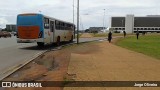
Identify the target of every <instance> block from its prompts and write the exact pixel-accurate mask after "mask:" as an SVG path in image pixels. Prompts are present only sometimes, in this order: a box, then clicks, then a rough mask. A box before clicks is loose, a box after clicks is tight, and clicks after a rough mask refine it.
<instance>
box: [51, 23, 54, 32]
mask: <svg viewBox="0 0 160 90" xmlns="http://www.w3.org/2000/svg"><path fill="white" fill-rule="evenodd" d="M50 28H51V32H53V31H54V21H50Z"/></svg>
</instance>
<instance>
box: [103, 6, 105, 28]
mask: <svg viewBox="0 0 160 90" xmlns="http://www.w3.org/2000/svg"><path fill="white" fill-rule="evenodd" d="M103 10H104V16H103V29H105V27H104V24H105V23H104V22H105V10H106V9H103Z"/></svg>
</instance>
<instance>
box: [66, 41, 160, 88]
mask: <svg viewBox="0 0 160 90" xmlns="http://www.w3.org/2000/svg"><path fill="white" fill-rule="evenodd" d="M94 45H96V47H97V48H96V49H97V50H96V51H95V52H90V53H71V60H70V64H69V67H68V73H69V74H75V75H76V79H75V80H76V81H160V69H159V66H160V61H159V60H157V59H154V58H152V57H149V56H146V55H143V54H141V53H137V52H134V51H130V50H127V49H124V48H121V47H118V46H116V45H114V44H110V43H108V42H106V41H104V42H101V43H96V44H94ZM90 47H92V46H90ZM82 89H83V90H91V89H92V90H107V89H109V90H135V89H136V90H139V89H140V90H159V89H160V88H135V87H134V88H107V87H106V88H105V87H101V88H93V87H92V88H84V87H82V88H73V87H72V88H70V87H65V88H64V90H82Z"/></svg>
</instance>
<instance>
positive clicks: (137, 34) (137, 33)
mask: <svg viewBox="0 0 160 90" xmlns="http://www.w3.org/2000/svg"><path fill="white" fill-rule="evenodd" d="M136 36H137V40H138V37H139V31H137V32H136Z"/></svg>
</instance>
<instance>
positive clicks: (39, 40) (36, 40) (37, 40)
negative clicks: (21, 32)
mask: <svg viewBox="0 0 160 90" xmlns="http://www.w3.org/2000/svg"><path fill="white" fill-rule="evenodd" d="M36 42H43V39H19V38H18V39H17V43H36Z"/></svg>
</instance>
